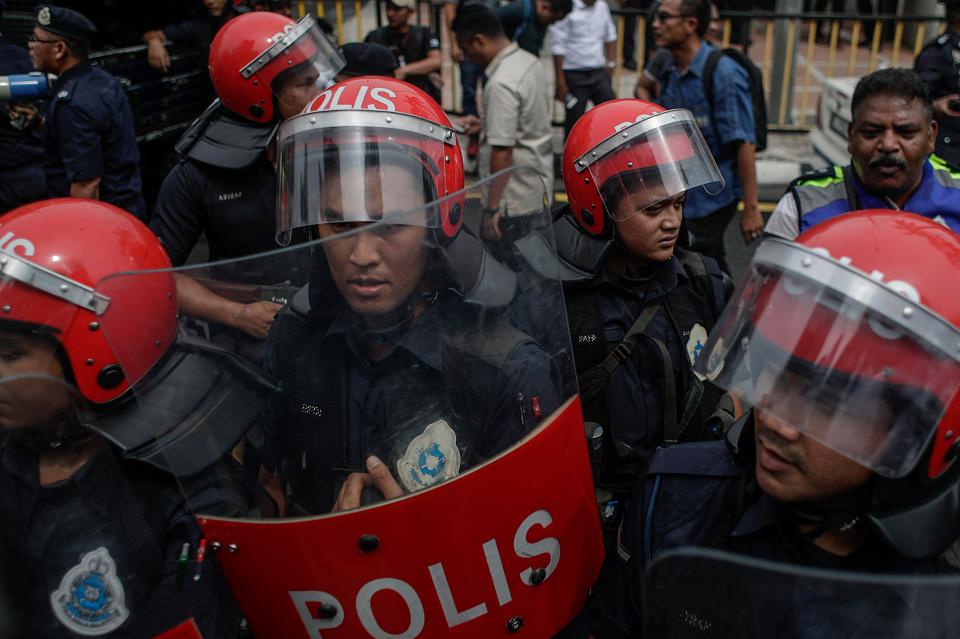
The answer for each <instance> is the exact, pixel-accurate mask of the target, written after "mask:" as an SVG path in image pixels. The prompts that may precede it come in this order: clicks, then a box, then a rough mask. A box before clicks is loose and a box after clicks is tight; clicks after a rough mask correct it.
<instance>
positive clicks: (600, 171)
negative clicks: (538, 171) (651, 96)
mask: <svg viewBox="0 0 960 639" xmlns="http://www.w3.org/2000/svg"><path fill="white" fill-rule="evenodd" d="M573 166H574V170H575V171H576V172H577V174H578V176H579V177H581V178H583V179H590V180H592V181H593V183H594V184H595V185H597V188H599V189H600V194H601V196H602V198H603V203H604V207H605V209H606V213H607V215H609V216H610V217H611V218H612V219H613V220H615V221H618V222H619V221H623V220H626V219H627V218H629V217H630V216H632V215H634V214H636V213H638V212H639V211H642V210H644V209H646V208H647V207H649V206H651V205H653V204H656V203H657V202H660V201H662V200H665V199H668V198H671V197H674V196H675V195H678V194H680V193H683V192H685V191H688V190H690V189H693V188H697V187H700V186H702V187H703V188H704V190H705V191H706V192H707V193H709V194H711V195H713V194H716V193H719V192H720V191H721V190H722V189H723V177H722V176H721V175H720V170H719V169H718V168H717V164H716V162H714V160H713V155H712V154H711V153H710V147H709V146H707V143H706V141H705V140H704V139H703V134H701V133H700V129H699V128H698V127H697V124H696V120H695V119H694V117H693V114H691V113H690V112H689V111H687V110H686V109H672V110H670V111H664V112H662V113H658V114H656V115H652V116H648V117H646V118H644V119H642V120H640V121H638V122H634V123H626V122H625V123H623V125H621V128H619V129H618V130H617V131H616V132H615V133H614V134H613V135H611V136H610V137H608V138H607V139H606V140H604V141H603V142H601V143H600V144H598V145H597V146H596V147H594V148H593V149H591V150H590V151H588V152H587V153H585V154H584V155H583V156H582V157H580V158H578V159H576V160H575V161H574V165H573Z"/></svg>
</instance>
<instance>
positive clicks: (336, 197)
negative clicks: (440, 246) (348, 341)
mask: <svg viewBox="0 0 960 639" xmlns="http://www.w3.org/2000/svg"><path fill="white" fill-rule="evenodd" d="M363 182H364V184H363V186H364V193H365V197H364V198H357V197H351V194H350V193H349V192H348V193H344V192H343V191H344V189H343V188H342V186H341V180H338V179H337V174H336V173H327V174H325V175H324V181H323V187H322V188H323V191H322V197H323V205H322V206H323V208H324V211H323V218H324V219H326V220H337V219H341V220H351V219H372V220H377V219H381V218H382V217H383V214H384V212H385V211H386V212H387V213H388V214H389V212H390V211H398V212H402V211H407V210H410V209H412V208H416V207H417V206H418V205H422V204H424V199H423V190H422V185H421V184H420V180H419V177H418V176H415V175H414V174H413V173H412V172H411V171H409V170H407V169H406V168H404V167H401V166H396V165H390V164H387V165H381V166H379V167H373V168H371V169H368V170H366V172H365V175H364V180H363ZM348 184H349V182H348ZM361 203H362V204H361ZM398 207H399V208H398ZM361 208H362V209H363V210H360V209H361ZM405 220H406V221H409V222H414V221H415V220H413V219H411V218H409V217H405ZM422 221H424V222H425V215H424V218H423V220H422ZM369 225H370V223H368V222H339V223H337V222H334V223H327V224H321V225H319V233H320V237H321V238H323V239H326V240H327V242H326V244H324V251H325V253H326V255H327V262H328V263H329V265H330V272H331V273H332V275H333V280H334V282H335V283H336V285H337V289H338V290H339V291H340V293H341V294H342V295H343V297H344V298H345V299H346V301H347V303H348V304H349V305H350V308H351V309H353V311H354V312H355V313H357V314H358V315H360V316H362V317H363V318H364V319H365V320H366V322H367V324H368V325H370V326H371V327H373V328H378V327H384V326H390V325H392V324H394V323H395V319H393V317H392V314H393V312H394V311H396V310H397V309H398V308H399V307H400V306H401V305H403V304H406V302H407V301H408V300H409V299H410V297H411V296H412V295H413V293H414V291H415V290H416V289H417V287H418V286H419V285H420V282H421V281H422V280H423V277H424V272H425V270H426V266H427V247H426V245H425V240H426V233H427V230H426V228H425V226H419V225H399V224H380V225H377V226H376V227H371V228H370V230H363V228H364V227H365V226H369ZM348 231H354V232H353V233H349V234H347V235H346V236H345V237H343V238H340V239H336V236H337V235H338V234H341V233H347V232H348Z"/></svg>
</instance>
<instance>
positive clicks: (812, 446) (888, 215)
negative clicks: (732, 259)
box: [593, 210, 960, 638]
mask: <svg viewBox="0 0 960 639" xmlns="http://www.w3.org/2000/svg"><path fill="white" fill-rule="evenodd" d="M958 256H960V237H958V236H957V235H956V234H955V233H954V232H952V231H950V230H949V229H946V228H944V227H943V226H942V225H940V224H937V223H936V222H933V221H932V220H929V219H924V218H922V217H920V216H917V215H912V214H909V213H903V212H893V211H884V210H874V211H867V212H861V213H854V214H850V215H844V216H841V217H838V218H836V219H834V220H830V221H827V222H823V223H822V224H819V225H818V226H816V227H814V228H812V229H810V230H809V231H807V232H806V233H804V234H803V235H801V236H800V237H799V238H798V239H797V242H796V243H793V242H789V241H786V240H782V239H779V238H778V239H772V240H768V241H766V242H765V243H764V244H762V245H761V246H760V248H759V249H758V250H757V252H756V254H755V256H754V258H753V261H752V264H751V270H750V272H749V274H748V275H747V276H746V278H745V281H744V282H743V285H742V286H741V287H740V288H739V290H740V297H739V299H737V300H736V301H735V303H732V304H731V305H730V306H729V307H728V313H727V314H725V315H724V316H723V317H722V318H721V319H720V324H719V325H720V326H721V327H722V328H721V329H719V330H718V331H715V332H714V334H713V335H712V336H711V339H710V342H709V343H708V344H707V347H706V348H705V350H704V352H703V353H702V354H701V356H700V358H699V359H698V361H697V366H696V372H697V374H698V375H700V376H702V377H704V378H706V379H712V380H713V381H714V383H716V384H718V385H719V386H721V387H723V388H725V389H727V390H729V391H731V392H734V393H736V394H737V395H738V396H739V397H740V398H742V400H743V401H744V402H745V404H746V405H747V406H749V407H751V408H750V410H747V411H746V413H745V414H744V415H743V416H742V417H741V418H740V419H739V420H738V421H737V422H736V423H735V424H734V425H733V427H732V428H731V429H730V431H729V432H728V434H727V437H726V439H725V440H724V441H715V442H702V443H690V444H680V445H677V446H671V447H666V448H661V449H659V450H658V451H657V453H656V455H655V457H654V458H653V462H652V463H651V465H650V469H649V473H648V475H647V477H646V478H645V480H644V482H643V483H642V485H640V486H638V490H637V493H636V495H635V496H634V498H633V500H632V501H631V503H630V505H629V508H628V512H627V515H626V517H625V519H624V522H623V525H622V528H621V531H620V538H619V543H618V547H617V552H614V553H609V554H608V558H607V563H606V565H605V568H604V572H603V573H602V576H601V579H600V582H599V584H598V587H597V588H596V591H595V592H596V598H595V600H594V602H593V604H594V605H593V613H594V614H593V616H594V623H595V636H597V637H604V638H606V637H626V636H636V634H635V633H636V632H638V631H639V628H640V624H641V622H642V621H644V620H642V619H640V618H638V614H637V611H638V610H639V606H640V599H641V597H642V592H640V588H639V583H640V578H641V573H642V571H643V570H644V568H645V567H647V566H649V565H650V563H651V562H652V561H653V560H655V559H656V558H657V557H658V556H660V555H662V554H663V553H664V552H666V551H668V550H670V549H675V548H678V547H680V546H687V547H689V546H700V547H706V548H713V549H720V550H726V551H729V552H733V553H737V554H742V555H746V556H748V557H751V558H756V559H764V560H770V561H775V562H782V563H786V564H795V565H800V566H805V567H813V568H824V569H830V570H833V571H840V572H841V573H846V574H847V576H848V578H852V577H853V575H850V573H852V572H869V573H905V574H916V573H939V572H951V571H953V572H955V570H956V569H955V568H953V567H951V566H950V564H949V563H948V561H947V560H946V556H945V555H944V553H945V551H946V550H947V549H948V548H949V547H950V545H951V544H952V543H953V542H954V541H955V540H956V539H957V536H958V534H960V512H958V503H960V502H958V501H957V500H956V495H957V491H958V490H960V473H958V472H957V471H958V466H957V463H956V452H957V448H958V445H957V441H956V440H957V433H958V432H960V431H958V429H957V423H956V416H957V401H958V399H957V398H958V395H957V389H958V387H960V359H958V354H957V344H958V338H960V328H958V326H960V300H958V298H957V296H956V295H954V294H953V292H952V290H950V287H949V286H945V283H946V282H952V281H954V280H955V279H956V278H957V276H958V275H960V272H958V264H960V262H958V261H957V257H958ZM931 274H936V275H935V276H934V277H931ZM690 569H691V570H690V571H689V574H687V575H685V576H684V575H681V578H682V579H683V580H685V581H682V583H680V585H678V586H677V587H675V588H673V589H672V590H673V592H672V593H671V596H672V597H674V598H675V599H676V600H677V603H678V604H679V605H678V606H677V608H678V609H681V610H686V613H685V614H687V615H688V618H689V619H692V620H694V623H706V624H709V617H707V616H704V615H702V614H701V612H700V611H698V609H697V605H693V604H692V603H690V602H693V601H694V598H693V597H692V595H693V594H694V593H695V591H697V590H701V591H702V589H703V586H702V585H701V586H697V585H696V584H695V581H696V580H697V579H701V580H702V579H703V578H704V577H703V573H702V572H700V573H697V571H696V564H695V563H694V564H691V565H690ZM784 570H789V568H785V569H784ZM841 577H842V578H843V575H841ZM787 584H788V585H789V582H787ZM711 585H712V584H711ZM798 592H799V593H800V597H801V599H802V598H804V597H805V598H806V599H808V602H807V603H809V604H811V605H814V604H816V605H819V606H820V613H819V614H817V613H815V612H811V611H806V612H805V611H804V610H803V606H802V605H799V603H798V602H797V601H796V600H793V601H794V606H797V607H796V608H794V609H792V610H790V612H792V613H794V615H793V616H794V619H795V620H796V621H797V627H794V628H783V627H780V628H778V629H777V630H776V631H775V630H774V629H773V625H774V624H773V623H771V622H772V621H773V620H775V619H776V618H778V617H780V616H781V615H780V614H779V611H774V610H763V609H761V610H759V611H757V617H756V618H755V620H754V621H755V622H756V623H757V624H759V625H760V626H761V627H763V626H764V625H766V629H765V630H760V631H759V632H756V635H755V636H773V635H774V633H776V634H777V635H780V636H798V637H800V636H810V637H813V636H830V637H835V636H836V637H838V636H847V637H849V636H877V629H879V630H880V632H879V636H949V634H951V633H952V627H951V630H950V631H947V632H946V634H938V633H937V632H936V631H934V630H933V629H932V628H931V629H930V630H929V631H928V632H927V633H923V634H909V633H908V634H906V635H901V634H899V633H898V632H896V631H893V632H891V630H893V628H886V629H884V626H885V624H886V623H887V622H892V621H893V619H892V617H886V616H884V615H872V614H867V615H863V614H861V613H862V612H863V610H864V604H865V603H866V602H864V599H863V595H862V593H860V594H859V595H858V596H856V597H853V601H854V602H857V603H856V604H855V605H850V606H849V607H844V606H843V605H836V602H835V601H834V600H832V599H831V598H830V597H827V598H826V599H825V600H822V601H820V602H819V603H818V602H815V601H812V598H811V597H810V596H809V595H803V593H802V591H792V594H789V595H788V597H794V596H796V594H797V593H798ZM744 595H745V596H744V597H743V602H742V605H743V610H749V609H751V605H750V603H751V602H750V601H749V597H747V596H746V592H744ZM708 598H709V594H708V593H707V594H706V596H702V597H700V601H701V602H702V601H703V600H705V599H708ZM786 601H788V602H789V601H791V599H790V598H788V599H787V600H786ZM907 601H908V603H907V605H908V606H909V607H911V608H913V607H914V605H913V604H911V603H909V601H910V600H909V599H908V600H907ZM847 603H849V602H847ZM922 603H923V602H921V604H922ZM787 606H788V607H789V606H790V604H789V603H788V604H787ZM824 606H826V607H827V608H831V607H832V608H834V609H833V610H828V611H826V612H825V609H824ZM900 607H901V609H902V608H903V602H900ZM804 612H805V614H803V613H804ZM928 612H929V611H928ZM828 613H829V614H828ZM908 613H909V610H908ZM910 614H912V613H910ZM802 620H805V621H806V622H807V623H809V624H811V625H810V627H804V623H803V621H802ZM858 627H859V631H857V628H858ZM871 628H872V629H873V630H868V629H871ZM712 631H716V632H717V636H743V635H741V634H738V635H725V634H724V631H723V630H722V629H720V628H714V629H713V630H712ZM751 636H753V635H751Z"/></svg>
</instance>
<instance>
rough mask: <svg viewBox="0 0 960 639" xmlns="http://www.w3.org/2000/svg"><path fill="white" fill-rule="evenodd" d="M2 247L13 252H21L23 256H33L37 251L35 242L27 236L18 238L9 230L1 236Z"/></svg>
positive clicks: (0, 245)
mask: <svg viewBox="0 0 960 639" xmlns="http://www.w3.org/2000/svg"><path fill="white" fill-rule="evenodd" d="M0 248H2V249H4V250H5V251H10V252H11V253H19V254H20V255H21V256H22V257H32V256H33V255H35V254H36V252H37V248H36V247H35V246H34V245H33V242H31V241H30V240H28V239H26V238H22V237H21V238H17V237H16V236H15V235H14V234H13V233H11V232H7V233H6V234H5V235H4V236H3V237H0ZM18 249H19V250H18Z"/></svg>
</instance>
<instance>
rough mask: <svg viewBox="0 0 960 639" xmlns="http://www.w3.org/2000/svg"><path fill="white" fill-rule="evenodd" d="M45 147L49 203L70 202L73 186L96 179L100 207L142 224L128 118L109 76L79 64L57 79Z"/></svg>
mask: <svg viewBox="0 0 960 639" xmlns="http://www.w3.org/2000/svg"><path fill="white" fill-rule="evenodd" d="M44 147H45V158H46V159H45V166H44V168H45V171H46V175H47V188H48V189H49V191H50V196H51V197H69V195H70V184H71V183H72V182H86V181H89V180H92V179H94V178H97V177H99V178H100V199H101V200H102V201H104V202H109V203H110V204H114V205H116V206H119V207H120V208H122V209H125V210H127V211H129V212H130V213H133V214H134V215H136V216H137V217H139V218H141V219H145V217H146V210H145V207H144V202H143V197H142V195H141V181H140V152H139V150H138V149H137V140H136V133H135V131H134V124H133V114H132V112H131V111H130V103H129V102H128V101H127V96H126V95H125V94H124V92H123V89H122V87H121V86H120V83H119V82H118V81H117V79H116V78H114V77H113V76H112V75H110V74H109V73H107V72H106V71H104V70H102V69H98V68H96V67H94V66H92V65H91V64H90V63H89V62H81V63H80V64H77V65H76V66H74V67H71V68H70V69H68V70H67V71H65V72H64V73H63V75H61V76H60V77H59V78H58V79H57V81H56V83H54V85H53V97H52V99H51V102H50V106H49V107H48V109H47V120H46V123H45V126H44Z"/></svg>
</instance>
